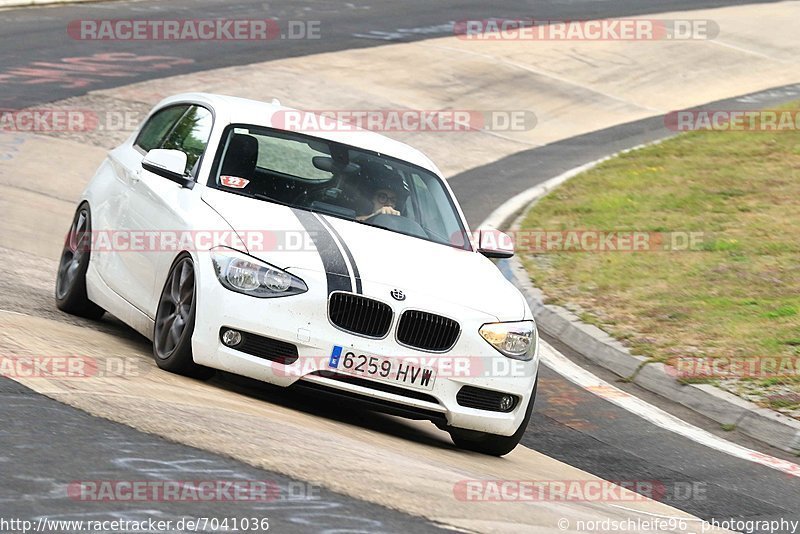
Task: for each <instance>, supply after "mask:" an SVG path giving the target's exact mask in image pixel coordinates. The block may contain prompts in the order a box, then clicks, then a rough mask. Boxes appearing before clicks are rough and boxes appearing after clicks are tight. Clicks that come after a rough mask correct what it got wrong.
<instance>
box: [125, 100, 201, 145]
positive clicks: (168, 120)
mask: <svg viewBox="0 0 800 534" xmlns="http://www.w3.org/2000/svg"><path fill="white" fill-rule="evenodd" d="M187 109H189V106H188V105H181V106H171V107H168V108H166V109H162V110H161V111H158V112H156V114H155V115H153V116H152V117H150V119H149V120H148V121H147V123H145V125H144V127H143V128H142V131H141V132H139V137H137V138H136V142H135V143H134V144H135V145H136V146H138V147H139V148H141V149H142V150H144V151H145V152H148V151H150V150H153V149H154V148H159V147H160V146H161V142H162V141H163V140H164V138H165V137H166V136H167V134H169V133H170V132H171V131H172V128H173V127H174V126H175V124H176V123H177V122H178V120H180V118H181V117H183V114H184V113H186V110H187Z"/></svg>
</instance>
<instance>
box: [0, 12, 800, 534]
mask: <svg viewBox="0 0 800 534" xmlns="http://www.w3.org/2000/svg"><path fill="white" fill-rule="evenodd" d="M739 3H741V2H723V1H709V2H691V1H680V0H676V1H669V2H661V1H659V2H655V1H647V2H643V1H622V0H618V1H609V2H596V1H586V0H584V1H575V2H546V3H545V2H531V3H529V4H522V3H514V5H513V6H512V5H510V4H511V3H509V5H508V6H505V5H503V4H499V3H496V4H494V5H492V6H485V5H482V4H483V3H481V2H470V3H458V5H456V4H455V3H453V4H450V3H445V2H436V3H429V2H402V3H400V2H386V3H381V4H370V8H369V9H363V8H364V7H365V6H363V5H362V6H361V8H362V9H359V6H358V5H354V7H352V8H343V7H341V6H340V5H339V4H336V3H333V2H325V3H321V4H320V3H313V4H312V3H311V2H292V3H288V2H287V3H272V4H270V6H269V10H265V8H264V4H263V3H261V2H247V3H239V4H237V5H235V6H232V5H227V4H226V3H224V2H170V3H169V4H167V5H163V6H161V5H158V4H156V3H154V2H119V3H114V4H113V5H112V4H90V5H82V6H63V7H53V8H41V9H30V10H10V11H4V12H0V51H1V52H0V87H2V93H0V107H14V108H18V107H23V106H31V105H36V104H41V103H44V102H49V101H54V100H60V99H63V98H66V97H69V96H76V95H81V94H84V93H85V92H87V91H89V90H93V89H100V88H107V87H113V86H117V85H124V84H128V83H133V82H135V81H140V80H144V79H148V78H154V77H160V76H168V75H174V74H180V73H186V72H193V71H202V70H207V69H211V68H215V67H220V66H229V65H234V64H247V63H253V62H260V61H265V60H268V59H273V58H275V59H276V58H282V57H290V56H301V55H306V54H313V53H318V52H322V51H334V50H343V49H347V48H355V47H364V46H373V45H378V44H385V43H386V41H387V40H397V41H411V40H418V39H424V38H429V37H438V36H442V35H449V34H450V30H447V29H441V28H440V27H441V25H443V24H446V23H448V21H453V20H460V19H464V18H488V17H523V16H528V17H530V16H534V17H536V18H553V19H568V18H586V19H589V18H598V17H607V16H623V15H634V14H641V13H650V12H657V11H673V10H679V9H689V8H700V7H715V6H721V5H731V4H739ZM312 6H313V7H312ZM306 7H308V8H310V9H311V10H306V9H305V8H306ZM237 16H238V17H245V16H247V17H257V16H262V17H269V18H277V19H279V20H285V19H289V18H292V19H298V18H300V19H306V20H320V21H323V23H322V27H323V28H325V31H324V32H323V34H322V35H323V38H322V39H320V40H301V41H281V40H276V41H273V42H271V43H270V44H269V46H266V47H265V46H264V45H263V43H261V44H258V43H257V44H251V43H158V42H156V43H152V42H145V43H143V42H138V43H115V46H114V48H113V51H114V52H125V53H130V54H136V55H138V56H142V55H149V56H155V55H158V56H170V57H180V58H184V59H191V60H192V62H190V63H184V64H181V65H176V66H174V67H172V68H170V69H168V70H161V71H141V72H131V73H130V74H131V75H130V76H126V77H112V76H104V75H103V74H102V71H99V72H95V73H92V74H86V73H82V74H81V76H80V77H76V76H74V75H69V76H67V77H64V76H58V77H54V78H53V79H51V80H49V81H48V80H47V76H45V78H44V79H42V78H41V77H40V78H33V77H32V76H30V75H28V74H23V72H29V71H24V70H20V69H26V68H29V67H30V66H31V65H34V64H36V63H37V62H40V63H41V62H43V63H49V64H50V65H49V66H48V65H34V66H35V67H36V68H38V69H39V73H38V74H39V75H41V74H42V72H41V69H45V70H48V69H49V70H50V71H52V70H56V71H58V70H63V69H59V67H57V66H56V67H53V66H52V65H53V64H55V65H59V64H61V65H62V66H63V58H66V57H86V56H87V55H92V54H96V53H106V52H109V50H110V47H109V46H108V44H104V43H99V42H96V43H88V44H87V43H84V42H79V41H74V40H72V39H70V38H69V37H68V36H67V35H66V32H65V30H64V28H65V27H66V24H67V23H68V22H69V21H71V20H75V19H80V18H140V17H153V18H155V17H158V18H171V17H172V18H212V17H237ZM412 28H428V29H427V30H419V31H408V30H409V29H412ZM356 33H358V34H361V36H358V37H356V36H354V35H353V34H356ZM118 45H121V46H118ZM273 45H274V46H273ZM51 75H52V73H51ZM4 76H5V77H4ZM32 81H36V82H38V83H29V82H32ZM799 92H800V89H799V88H798V87H787V88H784V89H783V90H780V91H775V92H770V93H769V94H766V95H761V96H758V97H755V100H756V101H757V102H758V103H759V104H763V106H764V107H767V106H769V105H772V104H776V103H780V102H783V101H786V100H790V99H791V98H792V97H794V98H797V95H798V93H799ZM741 104H742V105H743V106H744V107H748V106H750V107H752V105H753V99H749V100H748V101H747V102H746V103H741ZM726 105H730V106H732V107H734V106H736V105H737V102H736V99H734V101H729V102H726ZM667 135H669V132H667V131H666V130H665V129H664V127H663V121H662V120H661V119H660V118H652V119H646V120H643V121H638V122H635V123H631V124H626V125H621V126H617V127H614V128H609V129H606V130H602V131H599V132H593V133H590V134H586V135H583V136H579V137H575V138H572V139H568V140H565V141H561V142H558V143H554V144H551V145H547V146H545V147H541V148H537V149H534V150H530V151H526V152H521V153H519V154H515V155H513V156H509V157H508V158H504V159H502V160H500V161H498V162H495V163H493V164H490V165H487V166H484V167H480V168H477V169H473V170H471V171H468V172H465V173H462V174H461V175H458V176H455V177H453V178H452V179H451V185H452V186H453V188H454V190H455V191H456V194H457V195H458V197H459V199H460V201H461V203H462V206H463V207H464V209H465V212H466V214H467V217H468V219H469V220H470V223H471V224H473V225H475V224H476V223H478V222H480V221H482V220H483V218H484V217H485V216H486V215H488V213H489V212H490V211H491V210H492V209H493V208H494V207H496V206H497V205H499V204H500V203H502V202H503V201H504V200H506V199H507V198H509V197H511V196H513V195H514V194H516V193H518V192H521V191H522V190H524V189H526V188H528V187H531V186H533V185H535V184H536V183H538V182H540V181H543V180H545V179H547V178H550V177H552V176H555V175H557V174H559V173H561V172H563V171H565V170H568V169H571V168H573V167H576V166H578V165H581V164H584V163H586V162H588V161H592V160H595V159H597V158H599V157H602V156H605V155H607V154H609V153H613V152H616V151H618V150H622V149H625V148H630V147H632V146H635V145H638V144H641V143H643V142H648V141H652V140H655V139H659V138H663V137H665V136H667ZM489 177H491V178H489ZM487 184H490V186H487ZM111 328H116V329H119V330H120V334H121V335H126V332H125V329H124V327H121V326H111ZM127 335H130V333H127ZM549 341H551V342H552V343H553V344H554V345H555V346H556V347H557V348H559V349H560V350H562V351H563V352H564V353H566V354H567V355H569V356H571V357H573V358H577V357H576V355H574V354H573V355H570V354H569V351H567V350H565V349H564V347H559V346H558V342H557V340H549ZM593 371H595V372H596V373H597V374H599V375H600V376H601V377H605V378H606V379H607V380H609V381H613V378H611V377H608V376H607V375H604V373H603V372H602V371H599V370H596V369H593ZM541 379H542V381H541V385H540V394H539V398H538V399H537V403H536V410H535V414H534V418H533V420H532V422H531V425H530V426H529V429H528V431H527V433H526V435H525V437H524V438H523V444H524V445H525V446H527V447H530V448H532V449H535V450H538V451H540V452H543V453H545V454H547V455H549V456H552V457H554V458H556V459H559V460H561V461H564V462H566V463H569V464H571V465H574V466H575V467H578V468H581V469H584V470H586V471H588V472H590V473H593V474H596V475H598V476H601V477H603V478H606V479H609V480H659V481H662V482H664V483H669V482H670V481H672V482H675V483H679V484H680V485H683V486H686V485H687V484H691V483H693V482H698V483H701V484H702V487H703V489H704V497H703V498H688V499H687V498H684V497H683V496H681V495H674V494H668V495H666V496H665V498H664V502H666V503H667V504H670V505H672V506H675V507H677V508H680V509H682V510H685V511H687V512H689V513H692V514H695V515H697V516H699V517H701V518H705V519H710V518H716V519H718V520H721V519H726V518H729V517H737V518H749V519H755V518H758V519H769V518H784V519H800V513H798V505H797V503H798V502H800V484H798V482H797V479H795V478H791V477H789V476H788V475H784V474H781V473H779V472H777V471H774V470H771V469H769V468H766V467H762V466H758V465H755V464H751V463H749V462H746V461H743V460H738V459H735V458H732V457H730V456H727V455H725V454H723V453H719V452H716V451H714V450H711V449H708V448H706V447H703V446H700V445H697V444H695V443H694V442H691V441H689V440H687V439H685V438H682V437H680V436H677V435H675V434H673V433H671V432H668V431H665V430H662V429H660V428H658V427H656V426H655V425H652V424H650V423H647V422H645V421H643V420H642V419H640V418H639V417H637V416H634V415H631V414H629V413H628V412H626V411H624V410H622V409H621V408H618V407H616V406H614V405H612V404H611V403H608V402H606V401H604V400H601V399H599V398H597V397H595V396H593V395H592V394H590V393H588V392H586V391H584V390H582V389H580V388H579V387H577V386H575V385H573V384H571V383H569V382H567V381H566V380H564V379H563V378H561V377H559V376H558V375H556V374H555V373H553V372H552V371H550V370H549V369H546V368H543V369H542V376H541ZM229 380H231V381H232V382H236V380H235V379H229ZM615 385H617V386H618V387H621V388H622V389H626V390H628V391H631V392H635V393H636V394H637V395H640V396H642V397H644V398H645V399H646V400H650V401H651V402H654V403H657V404H659V406H661V407H662V408H664V409H667V410H669V411H671V412H673V413H677V414H679V415H681V416H682V417H684V418H685V419H688V420H689V421H690V422H693V423H695V424H697V425H698V426H702V427H704V428H707V429H709V430H712V431H713V430H714V424H713V423H711V422H709V421H704V420H703V419H702V418H701V417H699V416H697V415H694V414H692V413H691V412H688V411H687V410H684V409H681V408H678V407H675V406H670V405H669V404H668V403H664V402H663V401H661V400H659V399H653V398H652V397H651V396H649V395H648V394H647V393H646V392H643V391H641V390H639V389H638V388H636V387H635V386H629V385H624V384H615ZM241 388H242V393H243V394H249V395H252V396H254V397H255V398H258V397H259V395H260V394H261V393H260V390H259V387H258V385H255V384H252V383H246V384H244V385H242V386H241ZM0 395H1V396H2V397H3V406H4V408H3V410H2V415H0V419H1V420H2V427H0V429H1V430H0V446H1V447H2V448H0V451H2V452H1V453H0V473H2V475H1V476H0V479H1V480H3V482H4V483H3V484H2V490H0V516H5V517H9V516H13V517H29V518H35V517H39V516H41V515H47V516H49V517H53V516H56V515H59V514H61V515H62V517H70V518H81V517H85V518H109V519H110V518H119V517H125V518H128V517H130V518H136V517H140V516H141V515H144V514H149V516H153V515H154V512H153V510H154V509H155V510H156V512H157V514H158V515H159V516H161V517H163V518H179V517H187V516H192V515H195V516H198V517H199V516H203V515H207V516H208V515H215V516H217V517H223V516H226V515H228V516H239V517H242V516H244V515H248V514H246V513H245V512H252V511H254V507H253V506H252V505H249V504H247V503H245V504H244V505H237V504H234V503H226V504H224V505H219V506H218V507H216V508H209V507H208V506H202V507H198V508H197V511H196V513H195V511H194V510H192V509H191V508H187V505H186V503H181V504H180V506H170V505H169V504H168V503H157V504H156V503H149V504H148V505H147V506H146V507H145V508H147V510H142V509H140V508H141V506H140V507H139V508H137V507H136V506H130V507H124V506H123V507H120V506H115V507H114V509H111V508H109V507H108V505H103V504H102V503H80V502H75V501H74V500H70V499H67V498H64V497H63V496H61V497H57V496H55V495H54V493H53V489H54V487H55V486H54V485H55V484H59V483H60V484H63V483H64V482H65V481H67V482H68V481H70V480H76V479H86V478H92V476H90V474H92V475H95V476H94V478H104V479H120V480H131V479H137V478H139V479H142V478H146V479H158V478H165V477H168V478H170V479H175V478H176V477H178V476H179V475H178V474H177V473H184V472H186V471H187V470H189V473H191V474H192V476H191V477H188V476H187V478H195V479H196V478H198V476H197V475H198V473H205V474H206V475H208V474H209V473H217V474H218V478H226V476H227V477H230V478H246V479H249V480H252V479H258V480H271V481H275V482H276V483H278V485H279V486H281V487H285V488H289V487H290V486H291V484H290V483H291V481H290V480H289V479H287V478H286V477H283V476H281V475H277V474H273V473H267V472H265V471H263V470H258V469H254V468H252V467H248V466H246V465H244V464H241V463H239V462H236V461H233V460H229V459H225V458H222V457H219V456H216V455H214V454H211V453H208V452H205V451H202V450H197V449H193V448H190V447H185V446H182V445H177V444H172V443H168V442H166V441H165V440H163V439H160V438H158V437H155V436H150V435H147V434H144V433H141V432H138V431H135V430H132V429H129V428H127V427H125V426H122V425H118V424H115V423H110V422H108V421H105V420H102V419H98V418H94V417H90V416H88V415H86V414H84V413H83V412H80V411H78V410H75V409H73V408H70V407H67V406H64V405H61V404H59V403H57V402H55V401H53V400H50V399H47V398H45V397H42V396H40V395H38V394H36V393H33V392H32V391H30V390H28V389H27V388H24V387H23V386H20V385H18V384H16V383H14V382H12V381H10V380H7V379H0ZM270 400H271V401H273V402H274V401H275V399H274V398H273V397H271V398H270ZM284 402H286V403H288V404H291V405H295V404H299V405H301V406H306V407H311V408H310V409H318V404H317V403H319V402H321V401H319V400H318V399H317V398H316V397H310V398H307V397H306V396H303V395H299V396H298V394H294V393H293V394H291V395H288V396H287V399H286V400H285V401H284ZM320 416H321V417H331V418H336V414H334V413H328V412H325V411H323V412H322V413H321V414H320ZM376 431H382V428H381V427H380V425H377V426H376ZM718 433H720V434H722V432H721V431H718ZM724 434H725V437H726V438H728V439H731V440H734V441H737V442H739V443H742V444H744V445H746V446H750V447H752V448H756V449H761V450H763V451H764V452H767V453H769V454H773V455H775V456H779V457H785V458H788V456H786V455H784V454H782V453H780V452H778V451H775V450H771V449H767V448H766V447H765V446H763V445H760V444H758V443H754V442H752V441H750V440H748V439H747V438H744V437H742V436H737V435H735V433H733V434H731V433H724ZM126 458H127V460H125V459H126ZM131 458H133V459H134V460H131ZM154 466H156V467H154ZM320 468H333V467H325V466H320ZM192 469H196V471H194V472H193V471H191V470H192ZM165 473H168V474H166V475H165ZM369 490H370V488H369V487H365V491H369ZM237 506H242V508H241V509H237V508H236V507H237ZM264 507H265V509H264V511H265V515H269V516H270V517H271V518H274V520H275V521H276V522H277V523H281V524H284V525H288V524H291V525H292V526H293V527H296V528H297V529H305V530H307V531H319V530H323V529H328V528H350V529H358V530H369V531H407V530H412V531H424V530H426V529H430V530H434V529H436V526H435V525H431V524H429V523H426V522H425V521H423V520H420V519H418V518H414V517H411V516H408V515H406V514H402V513H400V512H396V511H393V510H389V509H386V508H382V507H379V506H376V505H373V504H368V503H364V502H360V501H358V500H355V499H352V498H350V497H346V496H342V495H337V494H333V493H330V492H324V491H323V492H321V498H320V499H318V500H316V501H313V503H312V502H303V501H299V502H298V501H287V500H281V501H279V502H276V503H272V504H265V505H264ZM315 507H316V508H315ZM312 509H313V510H317V511H318V512H319V513H318V514H316V515H314V514H313V513H312ZM87 514H88V515H87ZM137 514H138V515H137ZM312 516H313V517H312Z"/></svg>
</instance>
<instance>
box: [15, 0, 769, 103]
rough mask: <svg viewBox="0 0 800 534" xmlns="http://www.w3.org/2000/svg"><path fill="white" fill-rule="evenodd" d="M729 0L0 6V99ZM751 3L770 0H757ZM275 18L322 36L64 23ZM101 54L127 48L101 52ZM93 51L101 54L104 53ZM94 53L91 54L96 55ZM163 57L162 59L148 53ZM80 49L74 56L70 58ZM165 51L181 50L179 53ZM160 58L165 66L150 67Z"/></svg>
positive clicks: (48, 97) (34, 99)
mask: <svg viewBox="0 0 800 534" xmlns="http://www.w3.org/2000/svg"><path fill="white" fill-rule="evenodd" d="M742 3H745V2H736V1H730V0H603V1H597V0H550V1H532V0H529V1H527V2H520V1H504V2H501V1H496V2H485V1H483V0H468V1H465V2H456V1H452V0H447V1H435V2H431V1H430V0H403V1H401V2H398V1H393V0H381V1H376V2H368V3H365V2H337V1H334V0H322V1H310V0H299V1H291V0H288V1H287V0H283V1H278V2H269V3H265V2H262V1H253V0H248V1H243V2H226V1H224V0H216V1H209V0H197V1H192V0H179V1H175V2H172V1H171V2H154V1H144V2H112V3H89V4H75V5H67V6H58V7H48V8H37V9H12V10H8V11H0V29H1V30H2V31H0V88H2V91H0V108H13V109H19V108H22V107H28V106H32V105H35V104H40V103H43V102H52V101H55V100H61V99H64V98H68V97H70V96H78V95H82V94H84V93H86V92H87V91H89V90H94V89H104V88H109V87H115V86H118V85H126V84H129V83H133V82H137V81H142V80H147V79H152V78H158V77H163V76H173V75H177V74H185V73H189V72H197V71H204V70H208V69H213V68H217V67H227V66H232V65H245V64H249V63H256V62H262V61H268V60H271V59H279V58H287V57H297V56H304V55H309V54H316V53H320V52H335V51H338V50H346V49H351V48H362V47H369V46H377V45H382V44H386V43H387V42H393V41H396V42H401V41H406V42H408V41H418V40H422V39H428V38H433V37H443V36H449V35H453V30H452V27H450V26H448V23H452V22H455V21H460V20H466V19H487V18H491V17H498V18H512V19H513V18H526V17H527V18H531V17H532V18H534V19H538V20H542V19H544V20H571V19H597V18H603V17H619V16H625V15H638V14H644V13H656V12H667V11H677V10H687V9H701V8H711V7H719V6H727V5H737V4H742ZM747 3H772V0H761V1H760V2H759V1H756V2H747ZM110 18H114V19H134V18H135V19H197V18H199V19H210V18H271V19H275V20H277V21H278V26H279V27H280V29H281V31H282V33H283V34H284V35H287V36H288V24H287V23H286V21H288V20H299V21H319V23H320V24H319V28H320V37H321V38H320V39H300V40H294V39H275V40H270V41H267V42H266V43H265V42H264V41H211V42H192V41H155V42H153V41H131V42H122V41H114V42H107V41H82V40H76V39H73V38H71V37H70V36H69V35H68V34H67V31H66V28H67V26H68V24H69V22H71V21H78V20H81V19H92V20H95V19H110ZM105 54H126V55H129V56H130V57H121V56H119V55H117V56H112V57H106V58H103V57H102V56H103V55H105ZM97 55H100V56H101V57H100V58H98V57H97ZM93 56H95V57H94V58H93ZM147 57H150V58H153V57H158V58H162V59H149V60H143V61H139V60H140V59H142V58H147ZM69 58H73V60H74V59H75V58H77V61H78V63H77V64H76V63H75V62H74V61H72V62H71V61H68V60H69ZM163 58H178V59H180V60H181V61H180V62H179V63H178V62H173V61H169V60H164V59H163ZM155 64H160V65H162V67H163V68H152V69H149V70H148V66H152V65H155Z"/></svg>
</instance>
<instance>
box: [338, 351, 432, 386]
mask: <svg viewBox="0 0 800 534" xmlns="http://www.w3.org/2000/svg"><path fill="white" fill-rule="evenodd" d="M328 367H330V368H331V369H336V370H337V371H338V372H340V373H346V374H349V375H355V376H363V377H366V378H370V379H373V380H379V381H381V382H387V383H389V384H398V385H403V386H412V387H417V388H422V389H428V390H430V389H433V383H434V381H435V380H436V375H435V373H434V372H433V369H428V368H425V367H420V366H419V365H414V364H413V363H408V362H404V361H402V360H391V359H389V358H383V357H381V356H373V355H370V354H363V353H361V352H358V351H355V350H350V349H344V348H343V347H340V346H338V345H335V346H334V347H333V352H332V353H331V358H330V361H329V362H328Z"/></svg>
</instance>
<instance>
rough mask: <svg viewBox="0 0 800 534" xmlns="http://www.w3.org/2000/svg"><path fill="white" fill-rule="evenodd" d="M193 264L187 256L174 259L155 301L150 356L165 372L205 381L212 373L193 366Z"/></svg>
mask: <svg viewBox="0 0 800 534" xmlns="http://www.w3.org/2000/svg"><path fill="white" fill-rule="evenodd" d="M196 297H197V289H196V284H195V270H194V262H193V261H192V258H191V256H189V255H188V254H183V255H181V256H179V257H178V259H177V260H176V261H175V263H174V264H173V265H172V268H171V269H170V270H169V275H167V281H166V283H165V284H164V289H163V290H162V291H161V297H160V298H159V301H158V309H157V310H156V320H155V326H154V329H153V355H154V356H155V359H156V364H157V365H158V366H159V367H160V368H161V369H164V370H165V371H170V372H172V373H177V374H180V375H184V376H190V377H193V378H200V379H207V378H211V377H212V376H213V375H214V372H215V371H214V370H213V369H211V368H209V367H205V366H202V365H198V364H196V363H194V358H192V333H193V332H194V321H195V307H196V300H197V298H196Z"/></svg>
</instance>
